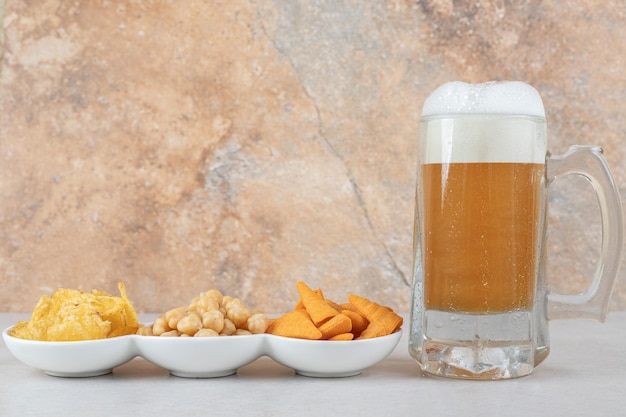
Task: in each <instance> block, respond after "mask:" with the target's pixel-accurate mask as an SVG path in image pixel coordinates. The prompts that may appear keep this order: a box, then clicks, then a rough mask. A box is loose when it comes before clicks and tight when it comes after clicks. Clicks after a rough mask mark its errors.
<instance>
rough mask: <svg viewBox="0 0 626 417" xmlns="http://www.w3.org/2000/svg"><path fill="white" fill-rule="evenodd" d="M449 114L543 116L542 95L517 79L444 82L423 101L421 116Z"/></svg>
mask: <svg viewBox="0 0 626 417" xmlns="http://www.w3.org/2000/svg"><path fill="white" fill-rule="evenodd" d="M452 114H520V115H526V116H540V117H545V111H544V108H543V102H542V101H541V96H540V95H539V93H538V92H537V90H535V89H534V88H533V87H531V86H530V85H528V84H526V83H523V82H520V81H490V82H487V83H482V84H468V83H464V82H461V81H454V82H449V83H446V84H443V85H442V86H440V87H439V88H437V89H436V90H435V91H433V92H432V93H431V94H430V96H428V98H427V99H426V101H425V102H424V107H423V108H422V116H434V115H452Z"/></svg>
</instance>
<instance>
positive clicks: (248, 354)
mask: <svg viewBox="0 0 626 417" xmlns="http://www.w3.org/2000/svg"><path fill="white" fill-rule="evenodd" d="M133 337H134V338H135V342H136V343H137V348H138V351H139V355H140V356H142V357H143V358H145V359H147V360H148V361H150V362H152V363H154V364H155V365H157V366H160V367H162V368H165V369H167V370H169V371H170V373H171V374H172V375H174V376H179V377H185V378H215V377H222V376H228V375H232V374H234V373H236V372H237V368H240V367H242V366H244V365H247V364H249V363H250V362H253V361H254V360H256V359H257V358H259V357H260V356H262V355H263V354H264V340H265V335H262V334H256V335H242V336H220V337H154V336H133Z"/></svg>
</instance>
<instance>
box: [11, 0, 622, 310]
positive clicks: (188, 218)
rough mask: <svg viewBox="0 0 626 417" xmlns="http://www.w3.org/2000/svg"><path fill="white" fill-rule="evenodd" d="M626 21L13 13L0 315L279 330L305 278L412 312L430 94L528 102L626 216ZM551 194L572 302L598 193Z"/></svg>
mask: <svg viewBox="0 0 626 417" xmlns="http://www.w3.org/2000/svg"><path fill="white" fill-rule="evenodd" d="M0 4H1V3H0ZM625 8H626V6H625V3H624V2H623V1H622V0H607V1H590V0H577V1H567V2H562V1H557V0H552V1H539V0H530V1H524V2H511V1H501V0H500V1H487V0H476V1H472V2H456V1H455V2H453V1H451V0H423V1H409V0H407V1H402V0H395V1H393V0H387V1H384V0H377V1H367V2H364V1H358V0H343V1H304V0H296V1H284V0H283V1H279V0H275V1H271V0H229V1H226V0H223V1H200V0H193V1H185V2H181V1H174V0H158V1H156V0H129V1H123V0H121V1H109V0H101V1H89V2H87V1H85V2H76V1H62V0H48V1H29V2H26V1H15V0H6V2H5V5H4V18H3V22H4V26H3V29H4V35H3V56H2V67H1V70H2V72H1V77H2V78H1V84H0V92H1V94H2V111H1V118H0V135H1V136H0V277H1V278H0V279H1V280H2V281H1V282H2V291H1V292H0V310H3V311H29V310H31V308H32V307H33V306H34V303H35V302H36V301H37V299H38V297H39V296H40V294H43V293H48V292H50V291H52V290H54V289H56V288H57V287H72V288H80V289H84V290H89V289H91V288H99V289H104V290H108V291H114V290H115V283H116V281H118V280H123V281H125V282H126V283H127V287H128V290H129V292H130V295H131V297H132V298H133V301H134V303H135V305H136V306H137V308H138V309H139V310H140V311H149V312H150V311H161V310H162V309H164V308H169V307H172V306H175V305H178V304H182V303H186V302H187V301H188V300H190V298H191V297H193V296H195V295H196V293H198V292H200V291H203V290H206V289H209V288H219V289H221V290H222V291H224V292H226V293H228V294H231V295H233V296H238V297H241V298H243V299H244V300H246V301H248V302H249V304H251V305H254V306H257V307H261V308H264V309H266V310H268V311H276V312H278V311H282V310H284V309H287V308H290V307H291V305H292V303H293V300H294V299H295V298H296V289H295V284H294V283H295V281H296V280H298V279H304V280H306V281H307V282H308V283H309V284H310V285H311V286H315V287H317V286H320V287H322V288H323V289H324V290H325V293H326V294H327V295H328V296H329V297H331V298H333V297H335V298H342V297H344V296H345V295H346V294H347V293H348V292H356V293H360V294H363V295H366V296H369V297H372V298H375V299H376V300H377V301H379V302H382V303H386V304H389V305H391V306H393V307H395V308H397V309H399V310H400V311H408V309H409V305H410V301H409V299H410V281H411V262H412V260H411V258H412V253H411V252H412V223H413V220H412V217H413V209H414V202H413V198H414V182H415V170H416V153H417V143H416V137H417V123H418V119H419V114H420V111H421V105H422V102H423V100H424V98H425V97H426V95H427V94H428V93H429V92H430V91H431V90H432V89H434V88H435V87H436V86H437V85H439V84H440V83H443V82H446V81H450V80H457V79H459V80H465V81H472V82H478V81H485V80H490V79H518V80H522V81H526V82H528V83H531V84H532V85H534V86H535V87H536V88H537V89H538V90H539V91H540V93H541V94H542V96H543V98H544V102H545V106H546V108H547V112H548V119H549V131H550V141H551V149H552V151H553V152H554V153H560V152H563V151H564V150H565V149H567V147H568V146H569V145H572V144H575V143H585V144H597V145H601V146H603V147H604V149H605V152H606V157H607V159H608V161H609V164H610V166H611V168H612V169H613V171H614V174H615V177H616V181H617V183H618V186H619V188H620V189H621V192H622V195H623V196H626V142H625V141H624V134H625V132H626V119H625V118H624V116H623V103H624V102H626V78H624V72H625V70H626V42H624V40H625V39H626V25H624V22H625V14H626V10H625ZM550 196H551V197H550V199H551V214H550V219H549V226H550V233H551V237H550V267H549V272H550V275H551V282H552V286H553V287H554V288H556V289H558V290H560V291H569V292H577V291H580V290H581V289H583V288H584V286H585V285H587V283H588V276H590V275H591V274H592V273H593V271H594V270H595V259H596V258H597V256H598V255H597V250H596V249H595V248H596V247H598V246H599V239H600V233H599V230H598V229H599V222H598V221H597V216H598V209H597V207H596V205H595V197H594V196H593V193H592V192H591V189H590V186H589V185H588V184H587V183H586V181H584V180H580V179H575V178H569V179H563V180H559V181H557V183H555V184H554V186H553V187H552V189H551V193H550ZM625 270H626V268H623V269H622V272H621V278H622V279H621V282H619V283H618V285H617V288H616V292H615V295H614V298H613V302H612V308H613V309H625V308H626V283H625V282H624V278H625V273H626V272H625Z"/></svg>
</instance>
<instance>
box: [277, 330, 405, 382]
mask: <svg viewBox="0 0 626 417" xmlns="http://www.w3.org/2000/svg"><path fill="white" fill-rule="evenodd" d="M401 336H402V331H401V330H398V331H397V332H395V333H392V334H390V335H387V336H382V337H376V338H372V339H363V340H346V341H328V340H304V339H295V338H289V337H281V336H273V335H268V340H267V342H268V343H267V347H266V352H267V355H268V356H270V357H271V358H272V359H274V360H275V361H276V362H278V363H280V364H281V365H284V366H287V367H289V368H293V369H294V370H295V371H296V373H297V374H299V375H303V376H309V377H319V378H329V377H348V376H355V375H359V374H360V373H361V372H363V370H364V369H366V368H369V367H370V366H373V365H375V364H377V363H378V362H380V361H382V360H383V359H385V358H386V357H387V356H389V354H391V352H393V350H394V349H395V347H396V346H397V345H398V342H399V341H400V337H401Z"/></svg>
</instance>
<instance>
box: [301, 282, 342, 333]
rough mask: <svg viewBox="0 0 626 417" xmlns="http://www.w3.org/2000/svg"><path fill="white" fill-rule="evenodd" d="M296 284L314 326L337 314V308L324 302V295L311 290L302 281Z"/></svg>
mask: <svg viewBox="0 0 626 417" xmlns="http://www.w3.org/2000/svg"><path fill="white" fill-rule="evenodd" d="M297 286H298V293H300V298H301V299H302V303H303V304H304V307H305V308H306V311H307V313H309V316H311V320H313V323H315V325H316V326H319V325H320V324H322V323H324V322H325V321H326V320H328V319H330V318H331V317H335V316H336V315H337V314H339V312H338V311H337V310H335V309H334V308H332V307H331V306H329V305H328V304H326V302H325V301H324V297H322V296H321V295H320V294H318V293H316V292H315V291H313V290H312V289H311V288H309V286H308V285H306V284H305V283H304V282H302V281H298V282H297Z"/></svg>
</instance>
